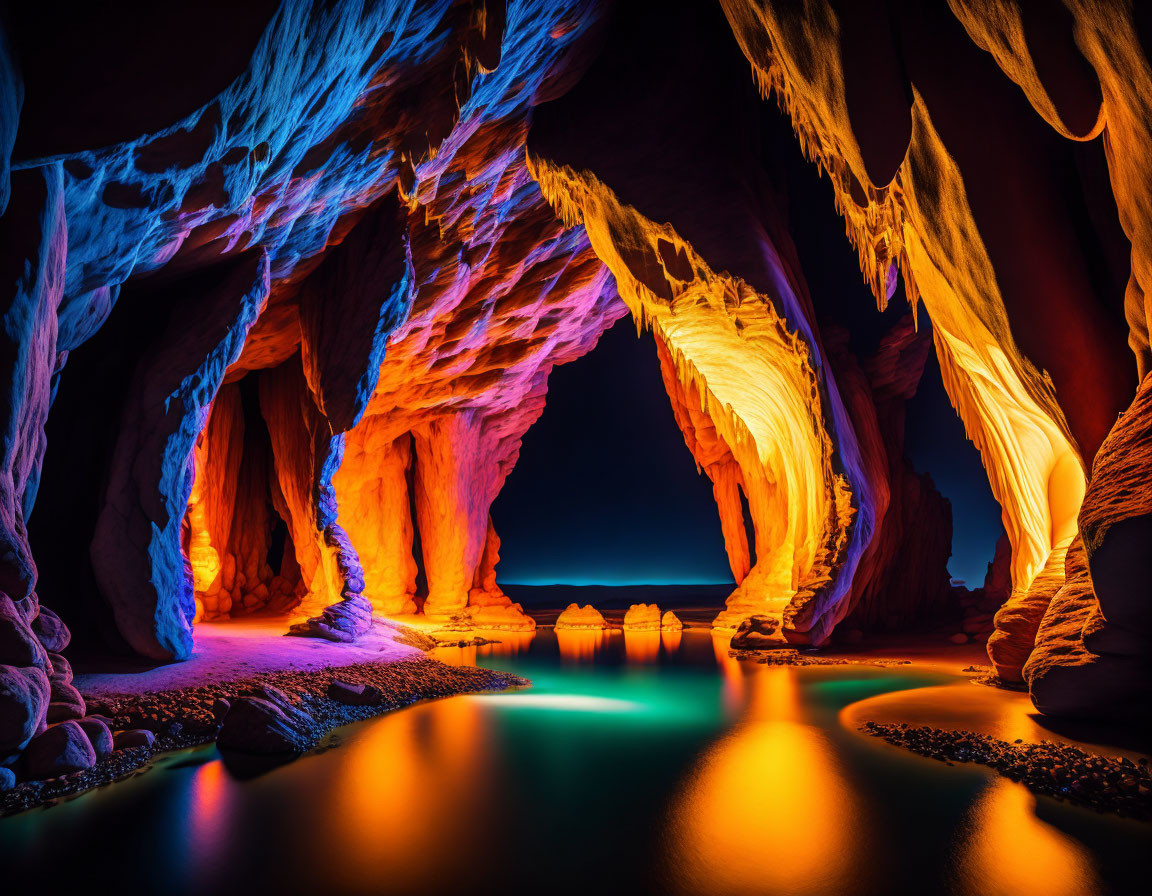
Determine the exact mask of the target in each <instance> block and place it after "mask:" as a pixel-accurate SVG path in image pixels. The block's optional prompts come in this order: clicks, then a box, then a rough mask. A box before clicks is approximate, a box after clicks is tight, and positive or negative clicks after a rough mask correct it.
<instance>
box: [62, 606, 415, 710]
mask: <svg viewBox="0 0 1152 896" xmlns="http://www.w3.org/2000/svg"><path fill="white" fill-rule="evenodd" d="M287 630H288V620H287V619H284V618H267V617H265V618H252V619H238V620H234V621H229V622H221V623H199V624H197V626H196V631H195V639H196V646H195V649H194V650H193V653H192V656H191V658H190V659H188V660H185V661H184V662H181V663H168V664H165V665H160V666H145V665H140V664H136V663H132V662H126V661H117V662H109V661H98V662H93V661H86V662H85V661H78V662H77V663H76V687H77V688H79V690H80V692H81V693H83V694H85V695H86V696H100V695H104V694H128V693H149V692H153V691H166V690H174V689H177V688H185V687H194V686H196V685H202V684H217V683H223V682H227V681H231V680H232V679H235V678H240V677H246V676H250V675H255V674H259V673H263V672H281V671H286V670H294V671H308V670H313V669H323V668H329V667H333V666H351V665H354V664H356V663H368V662H373V663H378V662H392V661H396V660H405V659H412V658H414V657H419V656H423V651H421V650H419V649H418V648H415V647H410V646H408V645H406V644H402V643H399V642H398V641H396V640H394V635H395V630H394V629H391V628H388V627H385V626H381V625H376V626H373V628H372V630H371V631H370V632H369V633H368V634H367V635H365V636H364V637H363V638H361V639H360V640H359V641H357V642H356V643H354V644H340V643H336V642H333V641H325V640H323V639H321V638H300V637H289V636H286V635H285V634H284V633H285V632H286V631H287Z"/></svg>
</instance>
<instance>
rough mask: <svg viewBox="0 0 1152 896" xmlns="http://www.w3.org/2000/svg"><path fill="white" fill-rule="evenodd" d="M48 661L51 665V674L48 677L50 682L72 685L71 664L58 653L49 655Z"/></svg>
mask: <svg viewBox="0 0 1152 896" xmlns="http://www.w3.org/2000/svg"><path fill="white" fill-rule="evenodd" d="M48 661H49V662H50V663H52V674H51V675H49V676H48V677H49V678H51V679H52V681H62V682H64V683H65V684H71V683H72V664H71V663H69V662H68V660H67V659H65V658H64V657H63V656H61V655H60V654H58V653H49V654H48Z"/></svg>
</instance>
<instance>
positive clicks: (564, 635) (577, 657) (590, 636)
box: [555, 629, 608, 663]
mask: <svg viewBox="0 0 1152 896" xmlns="http://www.w3.org/2000/svg"><path fill="white" fill-rule="evenodd" d="M555 632H556V643H557V645H558V646H559V648H560V658H561V659H562V660H563V661H564V662H566V663H590V662H592V661H593V660H594V659H595V658H596V654H597V653H599V652H600V648H601V647H603V646H604V643H605V641H606V640H607V639H608V632H607V631H601V630H597V629H591V630H589V629H556V630H555Z"/></svg>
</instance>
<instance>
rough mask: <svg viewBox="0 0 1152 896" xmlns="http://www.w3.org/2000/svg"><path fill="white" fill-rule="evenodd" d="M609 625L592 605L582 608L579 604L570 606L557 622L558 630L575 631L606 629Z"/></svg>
mask: <svg viewBox="0 0 1152 896" xmlns="http://www.w3.org/2000/svg"><path fill="white" fill-rule="evenodd" d="M607 627H608V623H607V622H606V621H605V620H604V617H603V616H602V615H601V614H600V611H599V610H597V609H595V608H594V607H593V606H592V605H591V604H586V605H585V606H583V607H581V606H578V605H577V604H568V606H567V607H565V608H564V612H562V613H561V614H560V616H559V618H557V620H556V630H557V631H563V630H574V629H605V628H607Z"/></svg>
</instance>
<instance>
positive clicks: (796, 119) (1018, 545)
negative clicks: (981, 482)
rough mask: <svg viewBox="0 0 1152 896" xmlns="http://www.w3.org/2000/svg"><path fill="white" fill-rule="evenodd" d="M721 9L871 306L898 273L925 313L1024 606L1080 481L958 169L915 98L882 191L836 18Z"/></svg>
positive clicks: (1064, 538) (1070, 528) (1060, 415)
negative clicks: (832, 200) (858, 120)
mask: <svg viewBox="0 0 1152 896" xmlns="http://www.w3.org/2000/svg"><path fill="white" fill-rule="evenodd" d="M723 6H724V9H725V13H726V14H727V16H728V19H729V22H730V23H731V25H732V28H733V31H734V33H735V34H736V37H737V40H738V41H739V42H740V45H741V48H742V49H743V51H744V53H745V55H746V56H747V57H748V58H749V61H750V62H751V63H752V65H753V70H754V72H755V75H756V77H757V78H758V80H759V83H760V85H761V88H762V90H763V91H764V93H765V94H767V93H769V92H770V91H771V92H774V93H775V94H776V96H777V98H778V99H779V101H780V102H781V103H782V105H783V106H784V108H785V109H786V111H787V112H788V113H789V115H790V116H791V119H792V123H793V127H794V129H795V130H796V133H797V136H798V137H799V139H800V143H801V147H802V148H803V149H804V151H805V152H806V153H807V154H808V156H809V157H810V158H812V159H813V160H814V161H816V163H817V164H818V165H820V166H821V168H822V169H823V170H826V171H828V172H829V175H830V178H831V180H832V183H833V186H834V187H835V195H836V202H837V206H838V208H839V209H840V211H841V213H842V214H843V216H844V219H845V224H846V227H847V231H848V235H849V237H851V239H852V240H853V242H854V243H855V245H856V247H857V249H858V250H859V253H860V265H861V270H862V271H863V272H864V274H865V277H866V278H867V279H868V281H869V282H870V283H871V285H872V288H873V292H874V293H875V294H876V297H877V301H878V303H879V304H880V306H881V307H883V305H884V303H885V301H886V296H887V281H888V277H889V276H890V273H889V272H890V268H891V266H892V265H893V264H898V265H899V267H900V270H901V273H902V274H903V276H904V280H905V284H906V287H907V291H908V294H909V297H910V299H911V300H912V302H913V303H914V304H915V303H917V302H922V303H923V304H924V307H925V308H926V310H927V311H928V313H929V315H930V316H931V318H932V323H933V332H934V334H935V341H936V351H937V356H938V358H939V360H940V366H941V369H942V371H943V374H944V382H945V387H946V388H947V390H948V394H949V396H950V398H951V399H952V403H953V405H954V406H955V407H956V408H957V411H958V412H959V413H960V416H961V418H962V419H963V421H964V424H965V427H966V429H967V432H968V435H969V437H970V438H971V439H972V441H973V442H974V443H975V444H976V446H977V447H978V448H979V449H980V451H981V457H982V459H983V461H984V465H985V468H986V470H987V471H988V474H989V480H990V483H991V486H992V491H993V493H994V494H995V495H996V497H997V499H998V500H999V501H1000V503H1001V505H1002V506H1003V508H1004V520H1005V527H1006V529H1007V532H1008V535H1009V538H1010V539H1011V540H1012V545H1013V563H1012V573H1013V584H1014V588H1015V589H1016V591H1015V593H1016V594H1017V595H1018V596H1019V598H1018V599H1023V595H1025V594H1026V593H1027V590H1028V588H1029V586H1030V585H1031V583H1032V580H1033V579H1034V578H1035V577H1036V576H1037V575H1038V574H1039V573H1040V571H1041V570H1042V569H1043V568H1044V567H1045V565H1046V564H1047V562H1048V559H1049V556H1050V555H1051V553H1052V552H1053V550H1055V549H1063V548H1065V547H1066V546H1067V544H1068V543H1069V541H1070V540H1071V538H1072V536H1073V534H1074V533H1075V519H1076V512H1077V510H1078V509H1079V505H1080V501H1081V499H1082V497H1083V493H1084V482H1085V477H1084V473H1083V465H1082V462H1081V459H1080V457H1079V454H1078V452H1077V451H1076V448H1075V447H1074V444H1073V441H1072V438H1071V435H1070V431H1069V426H1068V423H1067V421H1066V419H1065V416H1064V412H1063V410H1062V409H1061V407H1060V405H1059V404H1058V402H1057V399H1056V396H1055V394H1054V392H1053V389H1052V385H1051V381H1049V380H1047V379H1046V378H1045V377H1044V376H1043V374H1042V373H1041V372H1040V371H1039V370H1038V369H1037V368H1036V366H1035V365H1034V364H1033V363H1032V362H1031V361H1030V360H1029V359H1028V358H1026V357H1025V356H1024V354H1023V353H1022V352H1021V350H1020V349H1019V347H1018V346H1017V343H1016V341H1015V339H1014V338H1013V331H1012V329H1011V327H1010V325H1009V316H1008V312H1007V310H1006V307H1005V304H1004V298H1003V296H1002V294H1001V290H1000V288H999V287H998V280H997V276H996V271H995V270H994V269H993V266H992V262H991V260H990V258H989V255H988V251H987V248H986V246H985V244H984V241H983V240H982V238H981V234H980V232H979V230H978V227H977V224H976V222H975V220H974V217H973V212H972V208H971V206H970V204H969V199H968V196H967V193H966V187H967V186H968V184H967V182H966V180H965V177H964V173H963V172H962V171H961V169H960V168H959V167H958V166H957V164H956V162H955V160H954V158H953V157H952V156H951V155H950V154H949V152H948V148H947V146H946V145H945V143H944V140H943V138H942V137H941V135H940V133H939V131H938V129H937V127H936V126H935V124H934V122H933V117H932V110H931V108H930V106H929V105H928V104H927V103H926V101H925V100H924V98H923V96H922V95H921V94H919V93H914V95H913V103H912V107H911V113H910V114H911V122H912V128H911V132H910V133H911V136H910V141H911V142H910V145H909V147H908V151H907V154H906V156H905V158H904V160H903V162H902V163H901V164H900V165H899V167H898V168H897V170H896V173H895V176H894V177H893V178H892V181H891V183H882V184H879V185H877V186H872V185H871V184H872V182H871V181H870V179H869V175H868V173H867V168H866V165H865V163H864V159H863V155H862V151H861V147H860V143H859V142H858V140H857V137H856V132H855V130H854V128H853V121H852V119H851V117H850V114H849V112H850V108H849V103H848V102H847V100H846V99H845V95H844V83H845V80H844V79H845V74H844V70H843V68H842V62H841V54H840V51H839V46H840V41H839V34H838V27H839V23H838V22H837V20H836V17H835V16H834V15H832V14H829V15H828V16H825V17H819V18H810V19H807V20H801V19H800V18H798V16H797V14H796V13H794V12H793V11H790V10H785V9H777V8H776V7H774V6H769V5H764V4H759V3H756V2H753V0H748V2H745V0H724V3H723ZM1093 410H1096V409H1093ZM1014 599H1017V598H1014Z"/></svg>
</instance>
